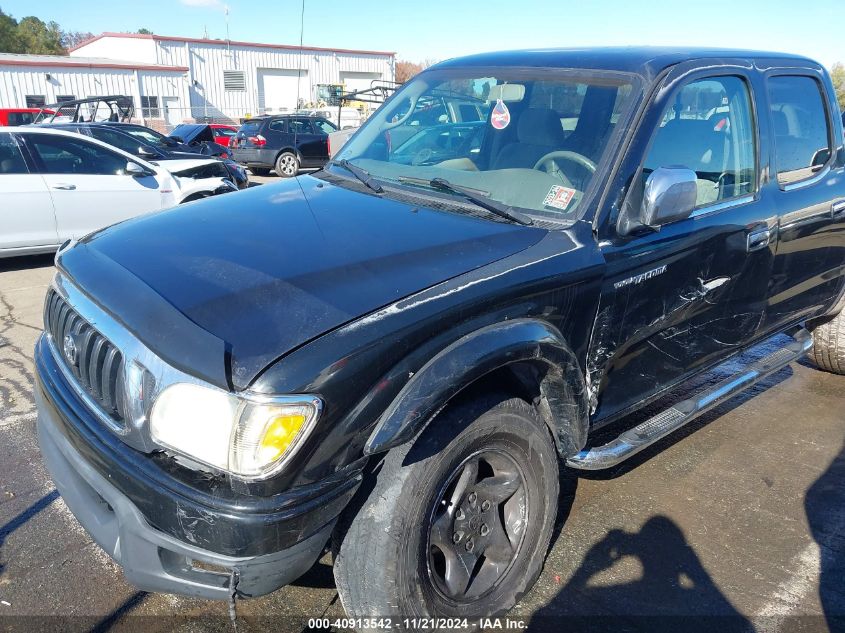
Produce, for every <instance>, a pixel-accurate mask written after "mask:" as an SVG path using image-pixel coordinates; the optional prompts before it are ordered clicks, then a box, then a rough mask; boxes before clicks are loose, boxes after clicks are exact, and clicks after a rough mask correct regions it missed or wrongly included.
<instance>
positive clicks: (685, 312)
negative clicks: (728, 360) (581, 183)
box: [587, 203, 774, 422]
mask: <svg viewBox="0 0 845 633" xmlns="http://www.w3.org/2000/svg"><path fill="white" fill-rule="evenodd" d="M763 215H766V211H765V210H764V209H763V208H761V205H760V203H753V204H750V205H745V207H738V208H736V209H732V210H728V211H726V212H725V213H715V214H712V215H710V216H705V217H700V218H690V219H689V220H685V221H682V222H678V223H676V224H673V225H670V226H666V227H663V229H662V230H661V231H660V232H659V233H647V234H645V235H639V236H635V237H632V238H619V239H617V240H612V241H608V242H606V243H605V245H604V253H605V257H606V258H607V262H608V276H607V278H606V279H605V283H604V285H603V288H602V293H601V300H600V304H599V308H598V312H597V316H596V322H595V328H594V330H593V335H592V339H591V343H590V349H589V352H588V355H587V381H588V385H589V391H590V394H589V396H590V406H591V411H592V412H593V414H594V415H593V421H594V422H599V421H601V420H604V419H606V418H608V417H610V416H613V415H615V414H618V413H620V412H623V411H625V410H627V409H629V408H630V407H632V406H635V405H636V404H637V403H640V402H642V401H643V400H646V399H647V398H649V397H650V396H652V395H654V394H656V393H658V392H660V391H663V390H664V389H666V388H667V387H670V386H671V385H672V384H674V383H676V382H678V381H679V380H681V379H683V378H684V377H686V376H687V375H689V374H690V373H692V372H694V371H695V370H696V369H700V368H701V367H703V366H704V365H706V364H708V363H711V362H712V361H713V360H714V359H717V358H720V357H724V356H725V355H727V354H730V353H731V352H732V351H734V350H736V349H738V348H739V347H740V346H743V345H745V344H746V343H748V342H749V341H751V340H753V339H755V338H756V337H757V336H759V335H760V334H761V327H762V324H763V319H764V316H765V305H766V301H765V297H766V289H767V286H766V280H767V279H768V278H769V271H770V270H771V266H772V261H773V256H774V253H773V249H772V248H767V249H763V250H760V251H756V252H754V253H748V252H747V249H746V242H747V228H746V227H747V226H749V225H750V226H754V225H755V224H758V223H764V222H767V220H766V219H765V218H764V217H762V216H763ZM737 216H739V217H740V218H741V217H742V216H746V217H748V219H749V223H748V224H746V223H745V222H742V221H741V220H740V219H739V218H738V217H737ZM770 221H772V222H774V219H772V220H770Z"/></svg>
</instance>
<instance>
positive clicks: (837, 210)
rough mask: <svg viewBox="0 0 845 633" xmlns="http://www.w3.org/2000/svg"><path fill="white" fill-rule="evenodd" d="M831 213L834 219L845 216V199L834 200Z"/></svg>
mask: <svg viewBox="0 0 845 633" xmlns="http://www.w3.org/2000/svg"><path fill="white" fill-rule="evenodd" d="M830 215H831V216H832V217H833V219H834V220H841V219H842V218H845V200H839V201H838V202H834V203H833V204H832V205H831V207H830Z"/></svg>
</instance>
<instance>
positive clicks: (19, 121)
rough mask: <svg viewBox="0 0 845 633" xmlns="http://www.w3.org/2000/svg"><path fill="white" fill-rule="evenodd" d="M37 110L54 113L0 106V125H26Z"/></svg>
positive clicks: (47, 112)
mask: <svg viewBox="0 0 845 633" xmlns="http://www.w3.org/2000/svg"><path fill="white" fill-rule="evenodd" d="M39 112H43V113H44V114H54V113H53V111H52V110H42V109H41V108H0V125H28V124H30V123H32V122H33V121H34V120H35V117H37V116H38V113H39ZM235 132H237V130H235Z"/></svg>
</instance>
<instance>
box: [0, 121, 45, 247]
mask: <svg viewBox="0 0 845 633" xmlns="http://www.w3.org/2000/svg"><path fill="white" fill-rule="evenodd" d="M0 192H2V195H3V204H2V206H0V249H6V248H22V247H27V246H36V247H37V246H54V245H56V244H58V243H59V237H58V234H57V233H56V218H55V215H54V214H53V201H52V199H51V198H50V192H49V191H48V190H47V185H46V184H44V179H43V178H42V177H41V175H40V174H38V173H34V172H32V173H31V172H30V170H29V167H28V165H27V163H26V160H24V156H23V151H22V149H21V147H20V146H19V145H18V143H17V140H16V139H15V137H14V136H12V135H11V134H9V133H8V132H0Z"/></svg>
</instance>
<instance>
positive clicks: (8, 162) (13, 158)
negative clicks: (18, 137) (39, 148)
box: [0, 145, 27, 174]
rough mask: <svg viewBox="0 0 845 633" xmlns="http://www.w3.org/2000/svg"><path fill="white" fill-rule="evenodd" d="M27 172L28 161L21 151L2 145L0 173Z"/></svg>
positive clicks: (0, 146)
mask: <svg viewBox="0 0 845 633" xmlns="http://www.w3.org/2000/svg"><path fill="white" fill-rule="evenodd" d="M21 173H23V174H25V173H27V168H26V163H25V162H24V160H23V157H22V156H21V155H20V153H18V152H15V151H13V150H12V148H11V147H7V146H5V145H0V174H21Z"/></svg>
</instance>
